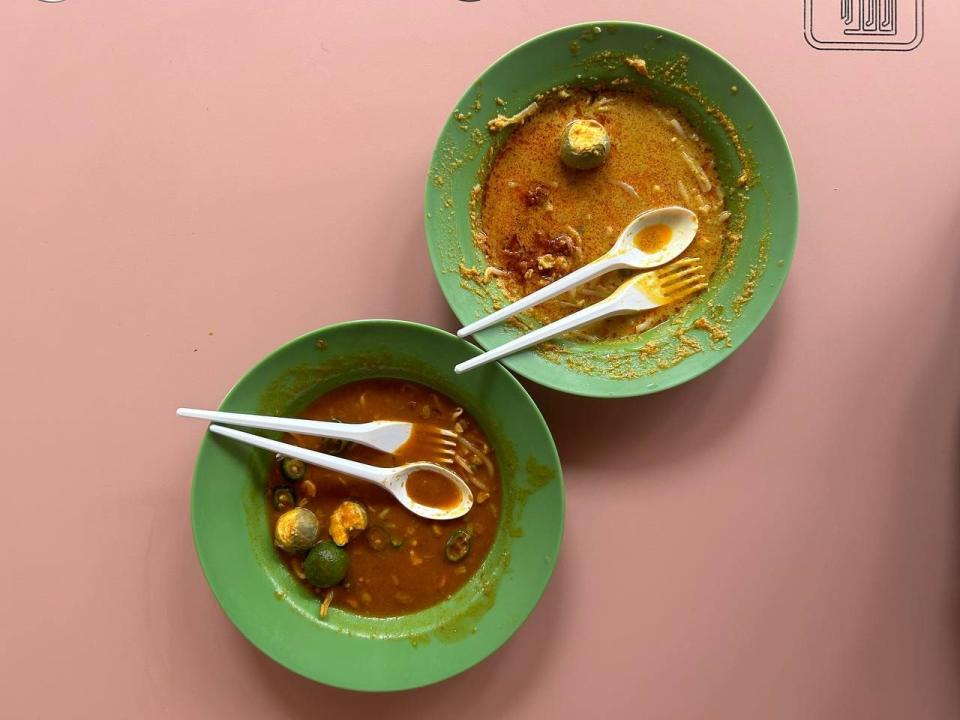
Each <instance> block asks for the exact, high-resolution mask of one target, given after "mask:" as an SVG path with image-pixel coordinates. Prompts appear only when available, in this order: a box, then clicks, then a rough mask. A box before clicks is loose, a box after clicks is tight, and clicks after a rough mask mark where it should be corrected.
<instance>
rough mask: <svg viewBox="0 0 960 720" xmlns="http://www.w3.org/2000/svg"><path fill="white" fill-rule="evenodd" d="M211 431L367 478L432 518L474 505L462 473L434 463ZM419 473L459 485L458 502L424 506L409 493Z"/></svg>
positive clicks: (216, 428)
mask: <svg viewBox="0 0 960 720" xmlns="http://www.w3.org/2000/svg"><path fill="white" fill-rule="evenodd" d="M210 432H212V433H216V434H218V435H224V436H226V437H228V438H233V439H234V440H239V441H240V442H243V443H246V444H247V445H253V446H254V447H258V448H262V449H264V450H269V451H270V452H275V453H279V454H280V455H283V456H285V457H292V458H296V459H297V460H303V462H305V463H309V464H310V465H316V466H317V467H322V468H325V469H326V470H333V471H334V472H339V473H343V474H344V475H350V476H351V477H355V478H358V479H359V480H366V481H367V482H370V483H373V484H374V485H379V486H380V487H382V488H384V489H386V490H387V492H389V493H390V494H391V495H393V496H394V497H395V498H396V499H397V500H399V501H400V504H401V505H403V506H404V507H405V508H407V510H409V511H410V512H412V513H414V514H416V515H419V516H420V517H425V518H428V519H430V520H453V519H454V518H458V517H462V516H463V515H466V514H467V513H468V512H470V508H472V507H473V492H472V491H471V490H470V487H469V486H468V485H467V484H466V483H465V482H464V481H463V480H462V479H461V478H460V476H459V475H457V474H456V473H454V472H451V471H450V470H447V468H445V467H442V466H440V465H437V464H435V463H431V462H412V463H407V464H406V465H400V466H398V467H390V468H384V467H377V466H375V465H366V464H364V463H359V462H356V461H354V460H347V459H346V458H341V457H337V456H336V455H326V454H324V453H320V452H316V451H315V450H307V449H306V448H302V447H298V446H297V445H289V444H287V443H283V442H279V441H277V440H270V439H269V438H265V437H260V436H259V435H253V434H251V433H246V432H243V431H241V430H234V429H233V428H228V427H223V426H222V425H211V426H210ZM416 472H431V473H436V474H437V475H442V476H443V477H445V478H447V480H449V481H450V482H452V483H453V484H454V485H456V486H457V489H458V490H459V491H460V502H459V504H457V505H455V506H453V507H448V508H437V507H432V506H430V505H422V504H420V503H418V502H417V501H416V500H414V499H413V498H411V497H410V495H409V493H408V492H407V481H408V480H409V479H410V476H411V475H413V474H414V473H416Z"/></svg>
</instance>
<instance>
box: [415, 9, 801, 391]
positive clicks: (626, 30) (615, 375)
mask: <svg viewBox="0 0 960 720" xmlns="http://www.w3.org/2000/svg"><path fill="white" fill-rule="evenodd" d="M631 55H637V56H640V57H642V58H644V59H645V60H646V61H647V65H648V67H649V68H650V71H651V72H650V78H641V77H640V76H639V75H638V74H636V73H635V72H634V71H632V70H630V69H628V68H626V67H625V65H624V64H623V62H622V61H623V59H624V58H625V57H626V56H631ZM615 78H627V80H629V81H630V82H631V83H633V84H635V85H638V86H643V87H644V88H646V89H647V90H649V91H651V92H653V93H654V94H655V95H656V96H658V97H659V98H661V99H663V100H665V101H667V102H670V103H672V104H674V105H676V106H677V107H678V108H679V109H680V110H681V112H683V113H684V115H685V116H686V117H687V118H688V119H689V120H690V122H691V123H692V124H693V125H694V127H695V128H696V129H697V131H698V132H699V133H700V134H701V135H702V136H704V137H705V138H707V139H708V140H710V141H711V144H712V145H713V146H714V149H715V151H716V159H717V170H718V172H719V175H720V178H721V181H722V182H723V185H724V188H725V190H726V192H727V195H728V198H729V200H730V205H731V206H732V209H733V210H734V219H735V220H737V222H738V223H742V236H743V237H742V240H741V243H740V250H739V252H738V253H736V255H734V256H732V261H731V262H730V264H729V267H728V269H727V270H726V271H724V273H723V276H722V277H720V276H715V279H714V282H712V283H711V287H710V288H709V289H708V290H707V291H706V292H704V293H703V294H702V295H701V296H700V297H699V298H698V299H697V301H696V302H694V303H692V304H691V305H690V306H688V308H687V309H686V310H685V311H684V312H683V313H681V314H680V315H679V316H678V317H677V318H675V319H674V320H673V321H672V322H667V323H664V324H662V325H660V326H658V327H655V328H652V329H650V330H648V331H646V332H645V333H643V334H642V335H640V336H638V337H637V336H635V337H634V338H632V339H626V340H621V341H606V342H602V343H594V344H585V343H582V342H575V341H570V340H559V341H557V342H556V343H555V345H554V346H552V347H549V348H548V349H547V350H544V349H542V348H541V349H540V350H539V351H527V352H523V353H519V354H517V355H514V356H511V357H509V358H507V359H505V360H504V361H503V363H504V364H505V365H506V366H507V367H509V368H510V369H511V370H513V371H515V372H517V373H518V374H520V375H522V376H524V377H526V378H529V379H530V380H533V381H534V382H537V383H540V384H541V385H546V386H547V387H551V388H554V389H556V390H561V391H564V392H569V393H574V394H578V395H588V396H596V397H626V396H632V395H643V394H646V393H652V392H657V391H659V390H664V389H666V388H669V387H673V386H675V385H679V384H680V383H683V382H686V381H687V380H690V379H692V378H694V377H696V376H697V375H700V374H701V373H703V372H706V371H707V370H709V369H710V368H712V367H713V366H714V365H716V364H717V363H719V362H720V361H721V360H723V359H724V358H725V357H727V356H728V355H730V353H732V352H733V351H734V350H735V349H736V348H737V347H739V346H740V345H741V344H742V343H743V341H744V340H746V339H747V337H749V335H750V333H752V332H753V331H754V330H755V329H756V327H757V326H758V325H759V324H760V322H761V320H763V318H764V316H765V315H766V314H767V312H768V311H769V310H770V307H771V306H772V305H773V302H774V300H775V299H776V297H777V295H778V294H779V292H780V289H781V287H782V286H783V283H784V280H785V279H786V276H787V271H788V269H789V267H790V261H791V258H792V256H793V249H794V242H795V240H796V233H797V215H798V205H797V181H796V175H795V173H794V169H793V162H792V160H791V158H790V151H789V149H788V148H787V142H786V139H785V138H784V136H783V132H782V131H781V130H780V126H779V125H778V124H777V120H776V118H775V117H774V116H773V113H772V112H771V111H770V108H769V107H767V105H766V104H765V103H764V101H763V98H762V97H760V94H759V93H758V92H757V91H756V89H755V88H754V87H753V85H751V84H750V82H749V81H748V80H747V79H746V78H745V77H744V76H743V75H742V74H741V73H740V72H739V71H738V70H737V69H736V68H735V67H733V66H732V65H731V64H730V63H729V62H727V61H726V60H724V59H723V58H722V57H720V56H719V55H717V54H716V53H714V52H713V51H712V50H710V49H709V48H706V47H704V46H703V45H701V44H699V43H697V42H696V41H694V40H691V39H690V38H687V37H684V36H682V35H679V34H677V33H674V32H671V31H669V30H665V29H663V28H658V27H653V26H650V25H640V24H636V23H626V22H599V23H587V24H584V25H574V26H571V27H566V28H561V29H559V30H554V31H553V32H549V33H547V34H546V35H541V36H540V37H537V38H534V39H533V40H530V41H529V42H526V43H524V44H523V45H521V46H520V47H518V48H516V49H514V50H512V51H511V52H509V53H507V54H506V55H504V56H503V57H502V58H500V59H499V60H497V61H496V62H495V63H494V64H493V65H492V66H490V68H488V69H487V70H486V71H485V72H484V73H483V74H482V75H481V76H480V78H479V79H478V80H477V81H476V83H474V85H473V86H472V87H471V88H470V89H469V90H468V91H467V92H466V93H465V94H464V96H463V98H462V99H461V100H460V102H459V104H458V105H457V107H456V109H455V110H454V111H453V113H451V115H450V117H449V119H448V120H447V123H446V125H445V126H444V128H443V131H442V133H441V134H440V138H439V140H438V141H437V146H436V150H435V151H434V155H433V160H432V163H431V167H430V174H429V177H428V179H427V191H426V198H425V205H426V209H425V212H426V231H427V242H428V245H429V249H430V258H431V260H432V262H433V267H434V270H435V272H436V275H437V279H438V281H439V283H440V287H441V289H442V291H443V294H444V296H445V297H446V298H447V301H448V302H449V303H450V307H451V308H452V310H453V312H454V313H455V314H456V316H457V317H458V318H459V320H460V321H461V322H462V323H464V324H466V323H468V322H471V321H473V320H476V319H477V318H479V317H482V316H483V315H486V314H488V313H489V312H491V311H492V310H493V309H494V308H495V307H497V306H499V305H503V304H506V303H507V302H509V301H508V300H507V299H506V298H505V297H504V296H503V294H502V293H501V292H500V290H499V288H497V287H496V284H495V283H482V282H479V281H475V280H472V279H470V277H469V276H466V277H465V276H464V275H463V274H462V273H461V272H460V265H461V263H462V264H463V265H464V266H466V267H467V268H474V269H478V270H481V271H482V270H483V268H484V267H485V265H486V262H485V260H484V257H483V255H482V253H481V252H480V251H479V250H478V249H477V248H476V247H475V245H474V243H473V240H472V233H471V194H472V193H473V192H474V188H475V186H477V185H478V184H479V183H482V182H483V178H484V177H485V175H486V171H487V169H488V168H489V163H490V160H491V158H492V156H493V154H494V152H495V151H496V148H497V146H498V144H499V143H501V142H502V141H503V139H504V137H505V136H507V135H508V133H507V132H501V133H499V134H497V135H492V134H491V133H490V132H488V131H487V129H486V122H487V120H489V119H490V118H492V117H493V116H495V115H496V114H499V113H502V114H504V115H508V116H509V115H511V114H513V113H516V112H518V111H519V110H521V109H522V108H524V107H526V106H527V105H528V104H529V103H530V102H531V101H532V100H533V99H534V97H535V96H536V95H537V94H538V93H541V92H543V91H545V90H548V89H550V88H552V87H554V86H557V85H567V84H594V83H597V82H601V83H605V82H609V81H610V80H613V79H615ZM727 120H729V121H730V123H732V127H733V128H735V130H736V133H737V135H738V137H739V145H740V147H739V149H738V147H737V143H735V142H734V140H733V138H732V136H731V134H730V133H729V132H728V128H729V127H730V125H729V124H728V123H727ZM738 150H739V152H738ZM744 167H749V168H750V169H751V170H753V171H755V172H754V181H753V182H752V183H751V184H750V186H749V187H748V188H747V189H743V188H739V187H738V185H737V183H736V180H737V178H738V176H739V175H740V173H741V171H742V170H743V169H744ZM699 318H704V319H705V320H706V321H707V323H709V324H707V323H703V322H701V323H699V325H700V326H699V327H694V323H695V322H696V321H697V320H698V319H699ZM522 319H523V321H524V323H525V324H526V325H527V326H536V325H537V324H538V323H537V322H536V321H535V320H533V319H532V318H529V317H526V316H523V317H522ZM520 332H521V331H520V330H518V329H517V328H516V327H514V326H511V325H509V324H505V325H500V326H495V327H491V328H489V329H487V330H484V331H481V332H480V333H478V334H477V336H476V341H477V342H478V343H479V344H480V345H482V346H483V347H484V348H492V347H496V346H498V345H502V344H503V343H504V342H506V341H507V340H509V339H511V338H513V337H515V336H517V335H518V334H519V333H520Z"/></svg>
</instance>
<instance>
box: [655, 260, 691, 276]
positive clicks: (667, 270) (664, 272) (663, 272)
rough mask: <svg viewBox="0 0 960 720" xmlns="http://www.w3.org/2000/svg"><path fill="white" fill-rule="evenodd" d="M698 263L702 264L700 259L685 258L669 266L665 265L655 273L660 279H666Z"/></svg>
mask: <svg viewBox="0 0 960 720" xmlns="http://www.w3.org/2000/svg"><path fill="white" fill-rule="evenodd" d="M698 262H700V258H684V259H683V260H677V261H675V262H672V263H670V264H669V265H664V266H663V267H662V268H657V269H656V270H654V271H653V273H654V275H656V276H657V277H658V278H664V277H666V276H668V275H670V274H671V273H673V272H674V271H676V270H679V269H681V268H685V267H690V266H691V265H696V264H697V263H698Z"/></svg>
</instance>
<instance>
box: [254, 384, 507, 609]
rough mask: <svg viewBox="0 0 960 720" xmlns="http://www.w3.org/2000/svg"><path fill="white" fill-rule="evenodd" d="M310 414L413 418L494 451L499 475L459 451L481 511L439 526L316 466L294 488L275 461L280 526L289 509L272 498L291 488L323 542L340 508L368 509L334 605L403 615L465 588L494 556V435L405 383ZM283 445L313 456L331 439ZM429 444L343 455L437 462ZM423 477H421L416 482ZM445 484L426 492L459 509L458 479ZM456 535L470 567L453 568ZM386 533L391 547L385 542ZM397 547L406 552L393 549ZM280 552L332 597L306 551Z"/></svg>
mask: <svg viewBox="0 0 960 720" xmlns="http://www.w3.org/2000/svg"><path fill="white" fill-rule="evenodd" d="M301 417H304V418H310V419H313V420H339V421H342V422H349V423H360V422H369V421H371V420H405V421H408V422H413V423H422V424H429V425H434V426H437V427H440V428H445V429H447V430H453V431H458V430H459V431H460V435H461V437H462V439H463V440H465V441H466V442H467V443H469V445H472V446H473V447H474V448H477V449H480V450H484V449H485V450H486V451H487V452H486V457H487V458H488V459H489V460H490V462H491V463H492V467H493V470H494V472H493V476H492V477H491V476H490V474H489V472H488V471H487V469H486V466H485V463H483V462H482V460H480V458H478V457H476V456H475V454H474V453H473V452H472V451H470V450H468V449H466V445H463V444H461V445H460V446H459V447H458V453H459V455H460V457H461V458H463V459H464V460H465V462H466V463H467V464H468V465H469V466H471V468H472V469H473V472H474V473H475V480H471V478H470V476H469V475H468V474H467V473H466V471H464V470H463V468H461V467H460V466H458V465H450V466H449V467H450V468H451V470H453V471H454V472H455V473H457V474H458V475H459V476H460V477H462V478H463V479H464V480H466V481H467V484H468V485H470V487H471V489H472V490H473V493H474V506H473V508H472V509H471V510H470V512H468V513H467V514H466V515H465V516H463V517H462V518H458V519H456V520H446V521H432V520H427V519H425V518H421V517H419V516H417V515H414V514H413V513H411V512H410V511H408V510H407V509H406V508H404V507H403V506H401V505H400V503H399V502H397V501H396V500H395V499H394V498H393V496H392V495H390V494H389V493H388V492H387V491H386V490H384V489H382V488H379V487H377V486H375V485H372V484H370V483H366V482H363V481H360V480H356V479H354V478H351V477H349V476H346V475H341V474H339V473H335V472H331V471H329V470H323V469H321V468H317V467H313V466H310V465H307V469H306V475H305V477H304V479H303V480H302V481H300V482H297V483H292V482H290V481H288V480H286V479H285V478H284V477H283V476H282V475H281V474H280V471H279V467H278V464H276V463H275V464H274V467H273V468H272V469H271V472H270V478H269V481H268V488H267V502H268V507H269V509H270V526H271V528H272V527H273V526H274V525H275V523H276V520H277V518H278V517H279V516H280V515H281V511H277V510H276V509H274V507H273V504H272V497H273V491H274V489H275V488H276V487H277V486H280V485H284V486H287V487H290V488H291V489H292V490H293V491H294V493H295V495H296V497H297V500H298V501H299V503H298V504H302V506H304V507H307V508H308V509H310V510H311V511H313V512H314V513H315V514H316V515H317V517H318V518H319V520H320V528H321V536H320V539H321V540H327V539H329V537H330V536H329V533H328V531H327V527H328V524H329V520H330V515H331V513H333V511H334V510H335V509H336V508H337V506H338V505H339V504H340V503H341V502H343V501H344V500H353V501H356V502H359V503H361V504H363V506H364V507H365V508H366V510H367V515H368V526H367V530H365V531H362V532H360V533H359V534H355V536H354V537H352V539H351V540H350V542H348V543H347V545H346V546H345V547H344V549H345V550H346V551H347V553H348V555H349V557H350V567H349V569H348V570H347V575H346V577H345V578H344V580H343V582H342V583H341V584H339V585H337V586H336V587H335V588H334V595H333V602H332V605H333V606H334V607H338V608H341V609H344V610H348V611H351V612H354V613H357V614H361V615H373V616H393V615H404V614H408V613H412V612H416V611H418V610H422V609H424V608H427V607H430V606H431V605H435V604H437V603H439V602H442V601H443V600H445V599H447V598H449V597H450V596H451V595H452V594H453V593H455V592H456V591H457V590H459V589H460V588H461V587H462V586H463V585H464V584H465V583H466V582H467V581H468V580H469V579H470V578H471V577H472V576H473V574H474V573H475V572H476V571H477V569H478V568H479V567H480V565H481V564H482V563H483V561H484V559H485V558H486V556H487V554H488V553H489V551H490V547H491V546H492V544H493V541H494V538H495V536H496V532H497V522H498V518H499V514H500V497H501V492H500V478H499V471H498V467H497V464H496V459H495V458H494V455H493V450H492V448H491V447H490V445H489V442H488V441H487V438H486V437H485V436H484V434H483V432H482V431H481V430H480V428H479V427H478V426H477V423H476V422H475V421H474V420H473V418H471V417H470V416H469V415H467V414H466V413H465V412H463V411H462V410H461V409H460V408H458V407H457V405H456V404H455V403H454V402H453V401H452V400H450V399H449V398H447V397H445V396H443V395H441V394H440V393H438V392H435V391H433V390H431V389H430V388H428V387H425V386H423V385H418V384H416V383H413V382H408V381H405V380H396V379H374V380H362V381H360V382H355V383H350V384H348V385H344V386H342V387H339V388H336V389H335V390H332V391H331V392H329V393H327V394H325V395H323V396H321V397H320V398H318V399H317V400H315V401H314V402H313V403H312V404H311V405H310V406H309V407H307V409H306V410H304V412H303V413H302V414H301ZM283 440H284V441H285V442H290V443H293V444H296V445H300V446H302V447H307V448H310V449H312V450H321V451H322V450H323V448H322V444H323V442H324V441H323V440H322V439H321V438H315V437H309V436H305V435H288V436H285V437H284V438H283ZM461 442H462V441H461ZM428 444H429V443H428V441H427V440H426V439H425V437H424V436H423V435H421V436H419V437H418V436H417V435H415V436H414V437H413V438H411V440H410V441H409V442H408V443H407V444H406V445H404V446H403V447H401V448H400V449H399V450H398V451H397V454H396V455H390V454H387V453H383V452H380V451H378V450H374V449H373V448H368V447H365V446H362V445H356V444H352V445H350V446H349V447H348V448H347V450H346V451H345V452H343V454H342V455H341V457H346V458H349V459H351V460H356V461H358V462H363V463H367V464H370V465H379V466H382V467H387V466H395V465H402V464H404V463H407V462H412V461H415V460H436V459H437V458H436V457H430V456H428V455H427V454H426V453H427V450H426V448H427V446H428ZM430 475H431V477H432V478H436V477H439V476H436V475H435V474H432V473H430ZM416 476H417V474H414V475H412V476H411V480H413V478H414V477H416ZM308 481H309V482H308ZM440 481H441V482H440V484H435V483H434V482H433V480H432V479H431V480H430V481H429V482H427V483H424V485H429V487H421V488H420V489H421V490H423V491H424V492H426V493H428V494H429V497H428V499H430V498H433V499H434V500H435V502H431V503H430V504H432V505H439V506H442V503H444V502H451V501H450V500H449V499H448V498H449V492H450V491H449V489H448V488H452V489H453V492H454V493H457V497H456V498H455V499H454V500H453V501H452V502H451V504H455V503H456V501H457V500H458V499H459V491H458V490H457V489H456V487H455V486H454V485H453V483H452V482H450V481H449V480H445V479H444V478H440ZM311 483H312V484H313V486H314V487H315V490H316V492H315V495H314V496H313V497H309V495H310V488H309V485H310V484H311ZM480 484H482V486H483V487H480ZM411 489H412V488H411ZM421 502H422V500H421ZM425 504H426V503H425ZM457 530H465V531H466V532H467V533H469V534H470V552H469V553H468V554H467V556H466V557H465V558H464V559H463V560H461V561H459V562H451V561H449V560H448V559H447V558H446V556H445V553H444V550H445V547H446V543H447V540H448V539H449V538H450V536H451V535H452V534H453V533H454V532H456V531H457ZM383 531H386V534H384V532H383ZM352 534H353V533H352ZM387 535H388V536H389V539H390V540H391V541H392V542H384V540H385V539H386V537H387ZM397 544H399V545H400V547H394V545H397ZM277 552H278V553H279V554H280V556H281V558H282V559H283V561H284V563H285V564H286V565H287V567H288V568H290V570H291V572H293V574H294V575H295V576H296V577H298V578H299V579H300V580H301V582H302V583H303V584H304V585H305V586H307V587H308V588H310V589H311V590H313V591H314V592H315V593H316V594H317V595H318V597H323V596H324V595H326V593H327V591H326V590H320V589H316V588H313V586H311V585H310V584H309V583H308V582H307V581H306V580H304V579H303V578H302V577H300V575H301V573H300V568H299V562H300V561H301V560H302V559H303V557H304V556H305V555H306V553H303V554H301V555H297V556H291V555H289V554H287V553H285V552H283V551H280V550H278V551H277Z"/></svg>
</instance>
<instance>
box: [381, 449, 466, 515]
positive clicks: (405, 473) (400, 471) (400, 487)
mask: <svg viewBox="0 0 960 720" xmlns="http://www.w3.org/2000/svg"><path fill="white" fill-rule="evenodd" d="M390 469H391V470H394V471H396V472H395V473H394V474H393V475H392V476H391V478H390V479H389V480H388V481H387V482H386V484H385V485H384V487H386V488H387V490H389V491H390V492H391V493H392V494H393V496H394V497H395V498H396V499H397V500H398V501H399V502H400V503H401V504H402V505H403V506H404V507H405V508H407V509H408V510H409V511H410V512H412V513H414V514H416V515H419V516H420V517H425V518H430V519H433V520H454V519H456V518H458V517H463V516H464V515H466V514H467V513H468V512H470V508H472V507H473V491H472V490H471V489H470V486H469V485H467V483H466V482H464V480H463V478H461V477H460V476H459V475H457V474H456V473H455V472H453V471H452V470H449V469H447V468H445V467H443V466H442V465H437V464H436V463H432V462H412V463H407V464H406V465H401V466H399V467H396V468H390ZM424 471H426V472H432V473H436V474H437V475H441V476H443V477H445V478H446V479H447V480H449V481H450V482H452V483H453V484H454V485H455V486H456V488H457V490H459V492H460V502H458V503H457V504H456V505H453V506H450V507H443V508H440V507H433V506H432V505H424V504H422V503H419V502H417V501H416V500H414V499H413V498H412V497H410V493H409V492H408V491H407V481H408V480H409V479H410V476H411V475H413V474H414V473H415V472H424Z"/></svg>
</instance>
